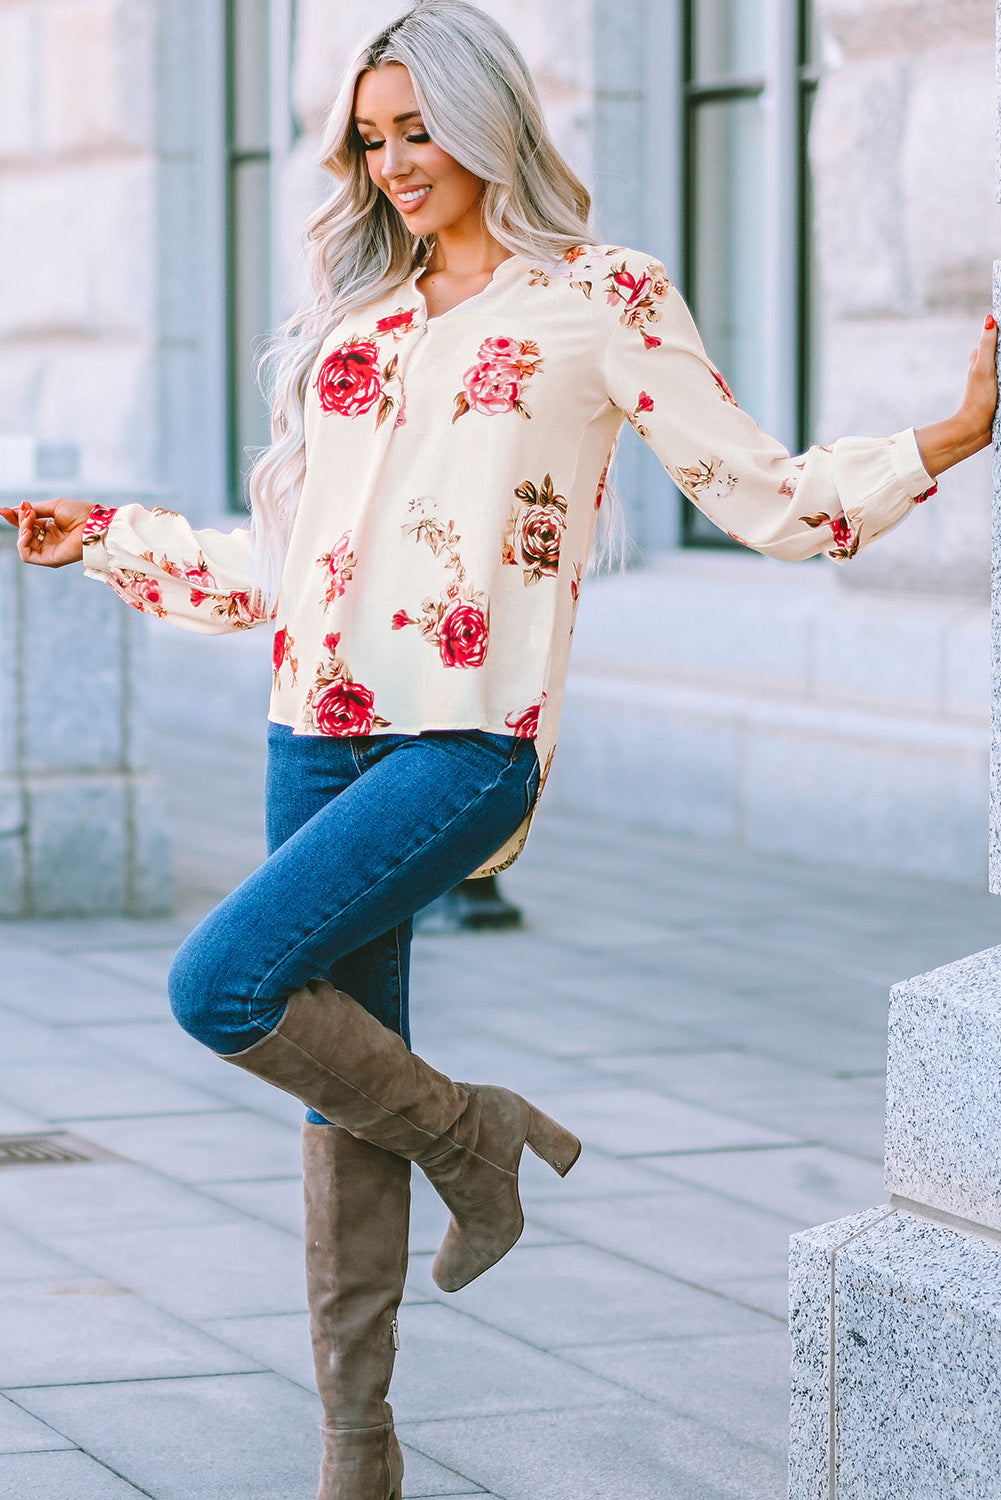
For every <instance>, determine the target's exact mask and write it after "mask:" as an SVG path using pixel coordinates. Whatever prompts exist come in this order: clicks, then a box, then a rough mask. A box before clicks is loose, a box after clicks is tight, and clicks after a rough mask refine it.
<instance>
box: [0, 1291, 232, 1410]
mask: <svg viewBox="0 0 1001 1500" xmlns="http://www.w3.org/2000/svg"><path fill="white" fill-rule="evenodd" d="M0 1327H2V1328H3V1340H2V1342H0V1387H2V1388H4V1389H6V1390H8V1391H9V1390H13V1389H15V1388H18V1387H21V1386H38V1385H67V1384H70V1383H72V1382H75V1381H84V1380H88V1381H89V1380H138V1379H147V1378H149V1377H151V1376H157V1375H218V1374H222V1373H227V1374H228V1373H230V1372H232V1371H237V1370H247V1369H253V1368H255V1365H254V1362H252V1361H251V1362H248V1360H247V1359H245V1358H240V1357H237V1356H234V1354H233V1353H232V1352H231V1351H230V1350H229V1349H226V1348H225V1347H224V1346H223V1345H221V1344H218V1343H216V1342H215V1340H213V1339H209V1338H207V1337H206V1336H205V1335H204V1334H202V1333H199V1332H197V1331H196V1330H194V1329H190V1328H187V1327H186V1326H185V1325H184V1324H183V1323H181V1322H179V1321H178V1320H177V1319H175V1318H171V1317H169V1316H168V1315H167V1314H166V1313H163V1312H161V1311H160V1310H159V1309H158V1308H156V1307H151V1306H150V1305H149V1304H148V1303H146V1302H143V1301H142V1300H141V1299H140V1298H139V1297H137V1296H135V1295H134V1294H133V1293H132V1292H131V1291H130V1289H129V1288H128V1287H127V1286H118V1285H115V1284H114V1283H111V1282H107V1281H101V1280H98V1279H96V1278H94V1277H90V1278H89V1279H87V1278H85V1277H81V1276H77V1277H74V1278H73V1279H69V1280H59V1281H22V1282H15V1283H13V1284H12V1285H11V1286H7V1287H0Z"/></svg>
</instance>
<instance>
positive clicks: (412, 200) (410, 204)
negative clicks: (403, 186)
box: [396, 187, 431, 210]
mask: <svg viewBox="0 0 1001 1500" xmlns="http://www.w3.org/2000/svg"><path fill="white" fill-rule="evenodd" d="M430 191H431V189H430V187H422V188H410V189H408V190H407V192H405V193H397V194H396V201H397V203H398V204H399V206H400V208H401V209H404V210H406V209H408V208H417V206H418V205H419V204H421V203H423V202H424V199H425V198H426V197H427V195H428V193H430Z"/></svg>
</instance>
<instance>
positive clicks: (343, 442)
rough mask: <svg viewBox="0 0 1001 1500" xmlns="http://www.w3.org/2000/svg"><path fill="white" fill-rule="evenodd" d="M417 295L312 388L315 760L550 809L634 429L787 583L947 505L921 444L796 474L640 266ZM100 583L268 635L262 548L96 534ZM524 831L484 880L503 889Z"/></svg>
mask: <svg viewBox="0 0 1001 1500" xmlns="http://www.w3.org/2000/svg"><path fill="white" fill-rule="evenodd" d="M419 274H420V273H419V272H415V273H414V274H413V275H412V276H411V277H410V278H409V280H407V281H406V282H404V283H403V284H402V285H400V286H399V287H397V288H396V289H395V290H394V291H392V292H391V293H389V294H388V295H386V296H383V297H382V298H380V299H379V300H378V301H376V302H373V303H371V304H369V305H368V306H367V307H365V308H363V309H361V310H358V311H354V312H352V313H350V314H349V315H348V316H347V317H346V318H345V319H344V321H342V322H341V323H340V324H339V325H338V326H337V328H336V329H335V330H334V332H333V333H331V334H330V336H329V337H328V338H327V339H326V341H325V342H324V344H323V345H322V347H321V349H320V351H319V354H318V357H317V360H316V363H315V366H314V369H313V372H312V374H311V377H310V381H309V389H308V393H307V398H306V410H305V421H306V477H305V482H304V485H303V490H302V498H301V501H300V504H299V509H298V514H297V516H296V521H295V527H294V530H293V533H292V540H291V546H290V549H289V554H288V560H287V563H286V566H285V571H284V575H283V579H282V584H281V590H280V594H279V598H278V604H277V610H276V612H275V616H274V620H275V636H274V657H273V663H274V667H273V670H274V679H273V693H272V698H271V708H270V717H271V719H273V720H274V721H276V722H277V723H280V724H287V725H290V726H291V727H292V729H293V730H294V732H295V733H297V734H329V735H370V734H417V733H419V732H420V731H422V730H434V729H460V728H479V729H484V730H489V731H492V732H493V733H497V734H509V735H519V736H524V737H527V738H532V739H534V740H535V741H536V747H537V750H538V755H539V760H540V764H541V766H542V769H543V777H542V781H543V783H544V781H545V774H546V773H547V772H548V769H549V765H550V762H551V759H552V753H553V748H554V745H555V740H556V729H557V722H558V719H559V714H560V703H561V699H562V695H563V685H564V681H565V678H566V672H567V660H568V655H569V650H570V637H571V634H572V632H573V622H574V614H575V611H576V608H577V600H578V595H579V591H580V584H581V578H582V575H583V573H584V569H585V566H586V563H587V558H588V551H589V548H590V545H591V538H592V534H593V531H594V524H595V518H596V515H597V511H598V508H599V507H600V505H601V499H602V487H603V483H604V478H605V475H606V473H607V471H608V464H609V460H610V458H611V454H612V450H613V448H614V446H615V441H616V438H617V437H618V434H619V432H620V430H621V428H622V425H623V423H624V422H629V423H631V424H632V426H633V427H635V429H636V431H637V432H638V433H639V435H640V436H641V437H642V438H643V439H644V440H645V441H646V442H647V443H649V444H650V446H651V447H652V448H653V449H654V451H655V452H656V453H657V454H658V456H659V457H660V459H661V461H662V462H663V464H664V465H665V467H666V469H667V471H668V473H669V474H670V475H671V477H672V479H673V480H674V481H675V483H676V484H677V485H678V487H679V488H680V489H681V490H682V491H683V492H684V494H686V495H687V496H688V497H689V499H690V500H692V501H693V503H694V504H695V505H697V506H698V507H699V509H700V510H702V511H704V512H705V514H706V515H707V516H708V517H709V518H710V519H711V520H712V521H714V522H715V523H716V524H717V525H718V526H720V527H722V528H723V530H724V531H727V532H728V533H729V534H730V535H731V536H732V537H734V538H736V539H737V540H738V541H741V542H743V543H744V544H745V545H746V546H749V547H753V548H755V549H756V550H757V551H759V552H764V553H768V554H769V555H770V556H773V557H783V558H793V559H796V558H806V557H811V556H813V555H815V554H816V553H820V552H826V553H827V554H828V555H829V556H831V557H834V558H836V559H839V560H841V559H846V558H850V557H852V556H854V554H855V553H856V552H857V551H858V550H859V548H861V547H864V546H866V545H867V544H868V543H869V542H871V541H874V540H875V538H876V537H878V536H880V535H881V534H882V533H883V532H884V531H887V530H888V529H889V528H890V527H891V526H893V525H894V524H895V523H896V522H897V521H899V520H900V519H901V517H903V516H904V515H906V514H907V512H908V511H909V510H910V509H911V508H912V506H914V505H915V504H917V503H918V502H919V501H921V500H924V499H925V498H926V497H927V495H928V494H930V493H931V491H932V489H933V485H932V481H931V480H930V478H929V477H928V475H927V474H926V473H925V471H924V469H923V467H922V464H921V459H920V456H919V453H918V448H917V444H916V441H915V438H914V433H913V431H912V430H908V431H906V432H902V433H898V434H897V435H896V436H894V437H889V438H843V439H841V440H840V441H839V442H836V443H834V444H833V445H831V446H825V447H814V448H811V449H810V450H809V452H807V453H806V454H804V455H802V456H800V457H791V456H790V455H789V453H788V452H787V451H786V450H785V449H784V448H783V447H782V446H781V444H780V443H778V442H777V441H776V440H775V439H774V438H771V437H769V436H767V435H766V434H765V433H764V432H762V431H761V430H760V428H759V427H758V426H757V425H756V424H755V423H754V421H753V420H752V419H751V418H750V417H749V416H747V415H746V414H745V413H744V412H743V411H741V410H740V409H739V407H738V406H737V405H736V403H735V401H734V398H733V396H732V394H731V392H730V390H729V388H728V386H727V384H726V381H725V380H724V379H723V377H722V375H720V373H719V372H718V371H717V370H716V369H715V368H714V367H713V365H712V364H711V362H710V361H709V359H708V357H707V356H706V354H705V351H704V350H703V347H702V344H701V341H700V339H699V336H698V333H697V331H696V329H695V326H694V324H693V322H692V319H691V316H690V314H689V311H688V309H687V307H686V306H685V303H684V301H683V300H682V298H681V296H680V295H679V294H678V292H677V290H676V289H675V288H674V287H673V286H672V285H671V283H670V281H669V280H668V278H667V274H666V272H665V270H664V268H663V266H661V265H659V264H658V263H656V262H654V261H651V260H650V258H649V257H648V256H646V255H644V254H642V253H640V252H638V251H635V250H628V249H622V248H621V247H617V246H598V247H594V246H580V247H578V248H577V249H574V250H570V251H568V252H567V254H566V255H565V256H564V257H563V258H562V260H561V261H559V262H557V263H555V264H542V263H538V262H533V261H531V260H528V259H525V258H523V257H522V256H520V255H514V256H511V257H510V258H509V259H508V260H506V261H504V262H503V263H502V264H501V265H500V266H499V267H498V269H497V270H496V271H495V273H494V276H493V279H492V281H491V282H490V283H489V284H488V285H487V287H486V288H485V289H484V290H483V291H481V292H479V293H478V294H477V295H475V296H473V297H470V298H469V299H468V300H466V301H465V302H462V303H460V304H459V305H458V306H456V307H453V308H452V309H451V310H450V311H448V312H446V313H443V314H441V315H440V316H437V317H434V318H430V319H429V317H428V315H427V308H426V305H425V302H424V299H423V296H422V295H421V293H420V291H419V289H418V288H417V285H416V282H417V279H418V276H419ZM84 563H85V568H86V571H87V573H88V575H89V576H91V577H95V578H103V579H105V580H106V581H107V582H108V583H109V584H110V585H111V587H112V588H114V589H115V590H116V591H117V592H118V593H119V594H121V595H122V596H123V598H125V599H126V600H127V601H128V603H130V604H132V605H134V606H135V607H136V608H137V609H141V610H144V611H146V612H148V613H150V614H153V615H158V616H160V617H162V618H164V619H168V620H172V621H173V622H174V623H175V624H178V625H182V626H185V627H186V628H188V629H191V630H199V631H209V632H213V631H226V630H239V629H243V628H245V627H247V626H251V625H256V624H258V623H261V622H262V621H263V619H264V618H265V614H264V612H263V611H262V610H261V608H260V606H259V604H258V603H257V601H256V596H255V595H254V594H253V592H252V586H251V545H250V534H249V531H248V530H246V529H241V530H236V531H233V532H229V533H222V532H218V531H212V530H194V529H192V527H191V526H190V525H189V524H188V522H187V521H186V520H185V519H184V518H183V517H181V516H180V515H178V514H176V513H175V512H171V511H167V510H146V509H144V508H143V507H141V506H139V505H125V506H122V507H121V508H120V509H118V510H114V511H111V510H104V509H101V508H95V509H94V511H93V512H92V514H91V517H90V520H89V522H88V524H87V527H86V533H85V548H84ZM540 790H541V787H540ZM529 822H530V818H529V819H526V820H525V822H524V823H523V824H522V826H521V828H519V829H518V831H517V832H516V833H515V834H514V835H513V837H512V838H511V839H510V840H509V841H508V842H507V844H505V846H504V848H503V849H501V850H498V851H497V853H496V855H495V856H494V857H493V858H492V859H491V860H490V861H488V862H487V863H486V864H485V865H484V866H482V867H481V869H480V871H478V872H477V873H479V874H488V873H491V872H493V871H496V870H499V869H503V868H504V866H505V865H506V864H509V863H510V862H511V861H512V860H513V859H514V858H515V857H516V856H517V854H518V853H519V852H520V849H521V848H522V846H523V844H524V842H525V838H526V836H527V832H528V825H529Z"/></svg>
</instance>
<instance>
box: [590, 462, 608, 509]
mask: <svg viewBox="0 0 1001 1500" xmlns="http://www.w3.org/2000/svg"><path fill="white" fill-rule="evenodd" d="M611 462H612V460H611V459H608V461H607V463H606V464H605V467H604V468H603V469H602V471H601V478H600V479H599V480H598V488H597V490H596V492H595V496H594V508H595V510H600V509H601V502H602V500H603V499H604V496H605V485H606V484H607V483H608V470H609V467H610V465H611Z"/></svg>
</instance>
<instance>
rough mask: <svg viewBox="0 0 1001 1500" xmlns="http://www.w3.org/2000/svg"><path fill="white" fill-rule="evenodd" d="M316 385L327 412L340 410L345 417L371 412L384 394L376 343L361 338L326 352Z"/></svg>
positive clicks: (321, 402) (321, 403)
mask: <svg viewBox="0 0 1001 1500" xmlns="http://www.w3.org/2000/svg"><path fill="white" fill-rule="evenodd" d="M315 384H316V393H317V395H318V397H319V399H320V405H321V406H322V408H323V410H324V411H334V412H339V413H340V415H341V416H342V417H360V416H362V415H363V414H364V413H365V412H367V411H371V409H372V407H373V406H374V405H375V403H376V402H377V401H378V399H379V397H380V396H381V395H382V381H381V379H380V376H379V351H378V349H377V348H376V346H375V344H372V343H368V342H367V341H364V340H361V339H352V340H351V341H350V342H348V343H347V344H342V345H341V347H340V348H339V349H335V350H334V351H333V353H332V354H328V355H327V358H326V359H325V360H324V361H323V364H322V365H321V366H320V371H319V374H318V375H317V377H316V382H315Z"/></svg>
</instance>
